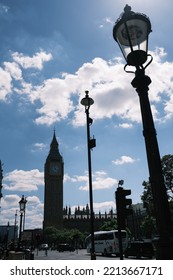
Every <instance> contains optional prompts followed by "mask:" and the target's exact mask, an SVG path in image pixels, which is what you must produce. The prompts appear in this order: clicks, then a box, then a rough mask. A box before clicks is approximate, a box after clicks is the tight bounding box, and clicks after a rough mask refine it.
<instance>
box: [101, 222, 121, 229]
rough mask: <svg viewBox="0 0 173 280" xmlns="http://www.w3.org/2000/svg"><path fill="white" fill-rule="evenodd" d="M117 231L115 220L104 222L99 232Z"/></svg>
mask: <svg viewBox="0 0 173 280" xmlns="http://www.w3.org/2000/svg"><path fill="white" fill-rule="evenodd" d="M114 229H117V220H115V219H112V220H110V221H108V222H104V224H103V225H102V226H101V227H100V230H114Z"/></svg>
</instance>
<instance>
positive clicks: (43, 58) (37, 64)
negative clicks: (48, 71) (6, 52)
mask: <svg viewBox="0 0 173 280" xmlns="http://www.w3.org/2000/svg"><path fill="white" fill-rule="evenodd" d="M12 57H13V59H14V61H15V62H17V63H18V64H19V65H21V66H22V68H24V69H27V68H37V69H39V70H41V69H42V68H43V64H44V62H47V61H50V60H51V59H52V55H51V54H50V53H48V54H47V53H46V52H44V51H40V52H37V53H36V54H35V55H33V56H32V57H30V56H25V55H24V54H23V53H18V52H15V53H13V54H12Z"/></svg>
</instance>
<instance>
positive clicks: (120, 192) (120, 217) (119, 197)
mask: <svg viewBox="0 0 173 280" xmlns="http://www.w3.org/2000/svg"><path fill="white" fill-rule="evenodd" d="M130 194H131V190H125V189H123V188H122V187H118V188H117V191H116V192H115V196H116V207H117V221H118V227H119V228H120V229H125V228H126V217H127V216H128V215H131V214H132V212H133V210H132V209H130V208H129V206H130V205H131V204H132V200H131V199H130V198H126V196H128V195H130ZM127 206H128V207H127Z"/></svg>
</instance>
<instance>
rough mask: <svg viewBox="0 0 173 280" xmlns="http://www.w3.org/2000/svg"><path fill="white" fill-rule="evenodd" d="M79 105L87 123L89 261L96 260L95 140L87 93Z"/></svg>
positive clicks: (92, 102) (89, 100)
mask: <svg viewBox="0 0 173 280" xmlns="http://www.w3.org/2000/svg"><path fill="white" fill-rule="evenodd" d="M81 104H82V105H83V106H85V113H86V123H87V144H88V176H89V198H90V221H91V260H96V255H95V245H94V212H93V193H92V170H91V149H92V148H94V147H95V146H96V141H95V139H94V138H93V139H91V138H90V125H92V122H93V120H92V119H91V118H90V117H89V109H90V106H91V105H93V104H94V100H93V99H92V98H91V97H89V92H88V91H85V97H84V98H82V100H81Z"/></svg>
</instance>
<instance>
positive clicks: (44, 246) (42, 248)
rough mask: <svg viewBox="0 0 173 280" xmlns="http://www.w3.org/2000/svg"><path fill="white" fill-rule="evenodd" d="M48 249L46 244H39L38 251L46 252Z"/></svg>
mask: <svg viewBox="0 0 173 280" xmlns="http://www.w3.org/2000/svg"><path fill="white" fill-rule="evenodd" d="M48 249H49V246H48V244H41V245H40V250H48Z"/></svg>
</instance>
